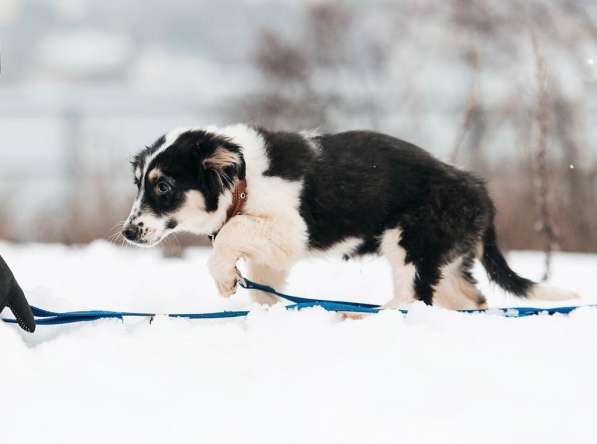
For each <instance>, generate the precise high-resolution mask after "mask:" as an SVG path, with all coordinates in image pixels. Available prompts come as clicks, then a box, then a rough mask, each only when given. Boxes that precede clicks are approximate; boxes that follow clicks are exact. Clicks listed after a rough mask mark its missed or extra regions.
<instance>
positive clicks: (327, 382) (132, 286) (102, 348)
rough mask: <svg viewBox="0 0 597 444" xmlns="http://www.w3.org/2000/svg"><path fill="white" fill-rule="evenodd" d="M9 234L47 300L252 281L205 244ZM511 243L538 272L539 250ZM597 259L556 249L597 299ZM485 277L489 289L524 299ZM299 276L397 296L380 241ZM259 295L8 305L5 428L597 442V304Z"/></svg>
mask: <svg viewBox="0 0 597 444" xmlns="http://www.w3.org/2000/svg"><path fill="white" fill-rule="evenodd" d="M0 252H1V253H2V255H3V256H4V257H5V259H6V260H7V262H8V263H9V264H11V266H12V267H13V268H14V272H15V275H16V276H17V277H18V278H19V280H20V281H21V284H22V286H23V287H24V289H25V290H26V292H27V293H28V296H29V299H30V302H31V303H32V304H35V305H38V306H41V307H44V308H48V309H51V310H79V309H92V308H96V309H110V310H139V311H157V312H202V311H212V310H221V309H224V308H226V309H236V308H244V307H247V306H248V305H249V299H248V297H247V295H246V293H245V292H244V291H242V290H241V291H240V292H239V294H238V295H236V296H235V297H233V298H232V299H230V300H222V299H220V298H218V297H217V296H216V294H215V289H214V286H213V285H212V283H211V280H210V278H209V277H208V274H207V271H206V265H205V261H206V258H207V252H206V251H202V250H194V251H190V252H189V253H188V254H187V255H186V257H185V258H184V259H162V258H161V257H160V256H159V254H158V251H157V250H134V249H120V248H115V247H112V246H111V245H109V244H107V243H103V242H98V243H95V244H92V245H91V246H89V247H86V248H81V249H67V248H65V247H61V246H18V247H17V246H14V245H9V244H0ZM510 259H511V263H512V265H513V267H514V268H515V269H516V270H518V271H520V272H521V273H523V274H526V275H527V276H529V277H535V278H536V277H538V276H539V274H540V270H541V265H542V258H541V256H540V255H538V254H536V253H516V254H513V255H511V257H510ZM596 272H597V256H588V255H571V254H559V255H558V256H557V257H556V260H555V274H554V277H553V280H552V283H553V284H555V285H558V286H561V287H565V288H570V289H574V290H577V291H579V292H581V293H582V294H583V296H584V297H583V299H582V301H580V303H590V302H593V303H596V302H597V292H595V291H594V287H595V285H594V284H595V280H596ZM479 276H482V273H481V272H480V270H479ZM483 287H484V288H485V292H486V294H487V295H488V296H489V299H490V303H491V304H492V305H502V306H503V305H521V304H520V302H519V301H517V300H515V299H513V298H505V297H504V295H503V294H501V293H500V292H499V291H497V290H496V289H495V288H492V287H490V286H488V285H487V283H486V282H485V281H483ZM289 289H290V290H291V292H292V293H293V294H299V295H303V296H318V297H321V298H342V299H353V300H361V301H367V302H384V301H385V300H386V299H387V298H388V297H389V295H390V282H389V271H388V270H387V269H386V266H385V264H384V263H383V262H381V261H379V260H375V259H372V260H365V261H359V262H352V263H343V262H339V261H338V262H336V261H333V260H318V261H309V262H305V263H302V264H300V265H299V266H298V267H297V268H296V270H295V272H294V273H293V275H292V277H291V279H290V286H289ZM535 305H546V304H540V303H535ZM254 308H255V310H254V311H253V312H252V313H251V315H250V316H249V317H248V318H247V319H245V320H238V319H237V320H224V321H188V320H172V319H165V318H158V319H157V320H156V321H155V322H154V323H153V324H152V325H149V324H148V323H147V322H146V321H145V320H140V321H134V322H128V321H127V322H126V323H125V324H124V325H123V323H122V322H120V321H117V320H107V321H100V322H95V323H91V324H83V325H76V326H62V327H44V326H41V327H38V332H37V333H36V334H35V335H33V336H30V335H25V334H22V333H21V332H19V331H17V330H16V329H15V328H14V327H13V326H8V325H4V324H2V323H0V355H1V361H0V381H2V382H0V389H1V392H0V393H1V394H2V404H1V407H0V436H1V440H2V442H7V443H8V442H11V443H31V442H37V441H40V440H43V442H45V443H71V442H85V443H95V442H98V443H106V442H115V443H116V442H118V443H120V442H174V441H179V442H194V443H198V442H208V443H213V442H217V443H224V442H276V443H278V442H284V443H286V442H297V443H298V442H301V443H303V442H313V443H315V442H325V443H336V442H338V443H340V442H342V443H345V442H355V443H375V442H405V443H410V442H412V443H427V442H429V443H438V442H457V443H469V442H471V443H473V442H474V443H478V442H483V443H494V442H495V443H507V442H524V443H535V442H537V443H556V442H562V443H564V442H565V443H589V442H597V414H596V413H595V412H597V353H596V338H597V310H594V309H583V310H579V311H577V312H575V313H573V314H572V315H571V316H569V317H563V316H554V317H546V316H540V317H532V318H525V319H504V318H500V317H495V316H489V315H464V314H458V313H453V312H448V311H445V310H441V309H437V308H428V307H425V306H421V305H416V306H414V307H413V309H412V311H411V313H410V314H409V315H408V316H402V315H400V314H399V313H396V312H384V313H382V314H379V315H376V316H372V317H369V318H367V319H364V320H361V321H341V320H340V319H339V317H338V316H337V315H335V314H331V313H326V312H324V311H322V310H320V309H311V310H307V311H303V312H300V313H296V312H287V311H285V310H283V309H282V308H281V307H277V308H273V309H270V310H265V309H259V308H257V307H254ZM4 314H5V315H7V314H8V313H7V312H5V313H4Z"/></svg>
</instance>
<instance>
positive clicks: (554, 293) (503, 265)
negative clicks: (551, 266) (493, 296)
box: [480, 224, 579, 301]
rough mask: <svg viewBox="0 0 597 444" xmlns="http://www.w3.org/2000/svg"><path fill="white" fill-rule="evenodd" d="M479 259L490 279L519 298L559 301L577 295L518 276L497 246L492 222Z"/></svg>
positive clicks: (484, 236)
mask: <svg viewBox="0 0 597 444" xmlns="http://www.w3.org/2000/svg"><path fill="white" fill-rule="evenodd" d="M480 259H481V263H482V264H483V266H484V267H485V270H486V271H487V274H488V276H489V279H490V280H492V281H493V282H495V283H496V284H498V285H499V286H500V287H501V288H503V289H504V290H506V291H507V292H509V293H512V294H513V295H515V296H518V297H520V298H527V299H541V300H544V301H561V300H566V299H574V298H578V297H579V296H578V295H577V294H576V293H574V292H572V291H566V290H560V289H557V288H551V287H548V286H546V285H544V284H539V283H536V282H533V281H531V280H529V279H526V278H524V277H522V276H519V275H518V274H516V273H515V272H514V271H512V269H511V268H510V266H509V265H508V263H507V262H506V259H505V258H504V255H503V254H502V252H501V251H500V249H499V247H498V244H497V236H496V233H495V226H494V225H493V224H491V225H490V226H489V228H488V229H487V230H486V231H485V234H484V235H483V252H482V253H481V255H480Z"/></svg>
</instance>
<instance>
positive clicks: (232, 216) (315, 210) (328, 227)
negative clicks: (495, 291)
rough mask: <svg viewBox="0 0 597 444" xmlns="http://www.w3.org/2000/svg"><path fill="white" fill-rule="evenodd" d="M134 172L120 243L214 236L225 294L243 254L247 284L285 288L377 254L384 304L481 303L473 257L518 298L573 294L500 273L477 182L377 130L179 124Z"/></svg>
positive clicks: (140, 158)
mask: <svg viewBox="0 0 597 444" xmlns="http://www.w3.org/2000/svg"><path fill="white" fill-rule="evenodd" d="M132 163H133V170H134V175H135V184H136V186H137V189H138V193H137V198H136V200H135V202H134V204H133V208H132V211H131V213H130V216H129V218H128V220H127V222H126V223H125V225H124V227H123V233H122V234H123V236H124V237H125V238H126V239H127V240H128V241H129V242H131V243H133V244H136V245H140V246H153V245H156V244H157V243H159V242H160V241H161V240H162V239H164V238H165V237H166V236H168V235H169V234H170V233H174V232H177V231H186V232H191V233H195V234H202V235H205V234H208V235H213V237H214V241H213V254H212V256H211V258H210V261H209V268H210V272H211V274H212V276H213V278H214V280H215V282H216V284H217V287H218V290H219V292H220V294H221V295H222V296H229V295H231V294H233V293H234V292H235V290H236V284H237V275H236V272H235V270H236V263H237V261H238V260H239V259H240V258H244V259H245V260H246V261H247V262H248V267H249V272H250V278H251V279H252V280H254V281H256V282H259V283H262V284H266V285H269V286H271V287H274V288H276V289H278V290H282V289H283V287H284V283H285V280H286V277H287V276H288V273H289V271H290V269H291V267H292V266H293V264H294V263H295V262H296V261H297V260H298V259H299V258H300V257H302V256H304V255H306V254H311V253H320V252H331V253H334V254H337V255H340V256H343V257H344V258H345V259H350V258H354V257H358V256H363V255H368V254H376V255H382V256H384V257H385V258H386V259H387V260H388V261H389V263H390V265H391V268H392V279H393V288H394V290H393V297H392V298H391V300H389V302H388V303H387V305H386V307H389V308H393V307H400V306H402V305H405V304H409V303H411V302H413V301H415V300H420V301H423V302H425V303H426V304H433V303H437V304H439V305H442V306H444V307H447V308H454V309H464V308H483V307H485V306H486V300H485V298H484V297H483V295H482V294H481V293H480V291H479V290H478V289H477V287H476V282H475V279H474V277H473V275H472V272H471V269H472V266H473V263H474V261H475V259H480V261H481V263H482V264H483V265H484V267H485V269H486V270H487V273H488V275H489V277H490V279H491V280H492V281H494V282H495V283H497V284H498V285H499V286H500V287H502V288H503V289H504V290H507V291H508V292H510V293H512V294H514V295H516V296H519V297H523V298H529V299H545V300H559V299H567V298H571V297H574V296H575V295H574V294H573V293H570V292H564V291H559V290H554V289H549V288H547V287H545V286H543V285H541V284H537V283H534V282H532V281H530V280H528V279H525V278H523V277H520V276H519V275H517V274H516V273H515V272H513V271H512V270H511V269H510V268H509V266H508V264H507V263H506V260H505V259H504V257H503V255H502V253H501V252H500V249H499V248H498V244H497V239H496V231H495V226H494V216H495V210H494V206H493V204H492V201H491V199H490V197H489V195H488V193H487V190H486V187H485V184H484V182H483V181H482V180H481V179H479V178H477V177H475V176H474V175H472V174H470V173H467V172H464V171H461V170H458V169H457V168H455V167H453V166H451V165H447V164H445V163H443V162H441V161H439V160H437V159H435V158H434V157H432V156H431V155H430V154H429V153H427V152H426V151H424V150H423V149H421V148H419V147H417V146H414V145H412V144H410V143H408V142H404V141H402V140H399V139H396V138H394V137H391V136H388V135H385V134H379V133H375V132H370V131H349V132H344V133H339V134H324V135H315V134H306V133H289V132H272V131H268V130H266V129H263V128H258V127H252V126H247V125H235V126H230V127H225V128H222V129H218V128H206V129H178V130H175V131H172V132H170V133H168V134H166V135H164V136H162V137H160V138H159V139H158V140H157V141H156V142H155V143H154V144H152V145H151V146H149V147H147V148H146V149H144V150H143V151H142V152H140V153H139V154H138V155H137V156H136V157H135V158H134V161H133V162H132ZM253 297H254V299H255V300H256V301H257V302H260V303H268V304H271V303H274V302H276V299H275V298H274V297H272V296H270V295H267V294H263V293H260V292H254V295H253Z"/></svg>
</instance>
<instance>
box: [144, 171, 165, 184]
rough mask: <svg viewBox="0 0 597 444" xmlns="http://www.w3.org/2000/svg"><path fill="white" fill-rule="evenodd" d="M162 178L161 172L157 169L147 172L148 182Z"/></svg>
mask: <svg viewBox="0 0 597 444" xmlns="http://www.w3.org/2000/svg"><path fill="white" fill-rule="evenodd" d="M161 176H162V171H161V170H160V169H159V168H154V169H153V170H151V171H150V172H149V175H148V176H147V177H148V178H149V180H150V182H153V181H155V180H157V179H159V178H160V177H161Z"/></svg>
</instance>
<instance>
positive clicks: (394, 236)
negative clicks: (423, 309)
mask: <svg viewBox="0 0 597 444" xmlns="http://www.w3.org/2000/svg"><path fill="white" fill-rule="evenodd" d="M401 235H402V233H401V231H400V229H398V228H394V229H391V230H388V231H386V232H385V233H384V235H383V238H382V241H381V253H382V254H383V255H384V256H385V257H386V259H387V260H388V261H389V262H390V267H391V268H392V283H393V286H394V296H393V298H392V299H391V300H390V301H389V302H388V303H386V304H385V305H384V308H399V307H401V306H403V305H406V304H410V303H412V302H414V301H415V287H414V282H415V276H416V271H417V270H416V268H415V266H414V264H407V263H406V251H405V250H404V248H402V247H401V246H400V244H399V242H400V237H401Z"/></svg>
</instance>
